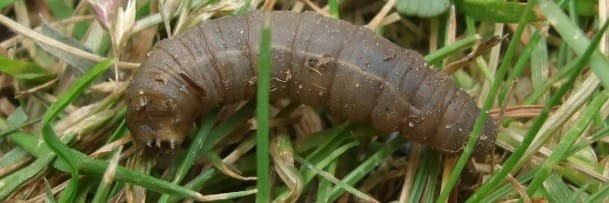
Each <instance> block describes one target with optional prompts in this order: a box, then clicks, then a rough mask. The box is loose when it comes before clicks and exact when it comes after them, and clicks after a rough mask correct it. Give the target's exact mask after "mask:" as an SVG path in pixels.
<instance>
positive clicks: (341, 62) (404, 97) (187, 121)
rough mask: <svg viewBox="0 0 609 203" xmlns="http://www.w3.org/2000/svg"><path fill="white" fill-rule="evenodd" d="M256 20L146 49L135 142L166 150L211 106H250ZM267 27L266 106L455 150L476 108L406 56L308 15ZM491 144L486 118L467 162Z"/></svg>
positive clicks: (131, 98)
mask: <svg viewBox="0 0 609 203" xmlns="http://www.w3.org/2000/svg"><path fill="white" fill-rule="evenodd" d="M262 15H263V13H262V12H251V13H249V14H246V15H239V16H230V17H223V18H219V19H215V20H209V21H205V22H202V23H200V24H198V25H196V26H195V27H193V28H191V29H190V30H187V31H185V32H184V33H183V34H181V35H179V36H176V37H175V38H174V39H172V40H162V41H160V42H159V43H158V44H157V45H156V47H155V49H154V50H153V51H152V52H150V53H149V56H148V57H147V58H146V60H145V61H144V62H143V63H142V65H141V67H140V68H139V70H138V71H137V73H136V74H135V75H134V76H133V80H132V82H131V84H130V86H129V87H128V89H127V91H126V99H127V102H128V106H127V107H128V113H127V122H128V127H129V129H130V130H131V133H132V135H133V136H134V138H135V140H136V142H137V143H138V144H140V145H142V146H145V145H148V146H150V147H154V146H152V145H158V146H159V147H161V146H165V145H168V146H169V148H172V147H173V146H174V145H175V144H179V143H182V142H183V140H184V136H185V134H186V133H188V132H189V131H190V130H191V129H192V126H193V121H195V120H196V119H197V118H199V117H200V116H201V115H203V114H205V113H206V112H207V111H209V110H210V109H211V108H216V107H218V106H221V105H224V104H230V103H235V102H238V101H243V100H252V99H253V98H255V95H256V81H257V79H256V71H257V69H258V54H259V44H260V42H259V39H260V34H261V27H262V21H263V16H262ZM271 27H272V78H273V79H272V81H271V86H272V89H271V94H272V95H271V97H272V98H273V99H278V98H290V99H291V100H292V101H295V102H301V103H304V104H307V105H311V106H317V107H325V108H327V109H328V110H329V111H331V112H332V113H333V114H334V115H336V116H340V117H343V118H347V119H349V120H352V121H355V122H370V123H371V124H372V125H373V126H374V127H375V128H377V129H379V130H381V131H385V132H390V131H400V132H401V134H402V135H404V136H406V137H408V138H409V139H411V140H413V141H416V142H420V143H427V144H429V145H430V146H431V147H432V148H435V149H438V150H440V151H443V152H445V153H458V152H460V151H461V150H462V149H463V147H464V146H465V143H466V142H467V139H468V135H469V133H470V131H471V129H472V126H473V124H474V121H475V120H476V117H477V115H478V114H479V112H480V110H479V109H478V107H477V106H476V105H475V103H474V102H473V101H472V99H471V97H470V96H469V95H468V94H467V93H465V92H464V91H462V90H460V89H459V88H457V87H456V86H455V85H454V82H453V80H452V79H451V77H450V76H449V75H447V74H446V73H443V72H439V71H437V70H434V69H431V68H430V67H429V66H428V65H427V64H426V63H425V62H424V61H423V59H422V57H421V55H420V54H419V53H417V52H416V51H412V50H407V49H403V48H401V47H398V46H396V45H394V44H393V43H391V42H390V41H388V40H387V39H384V38H382V37H379V36H377V35H376V34H375V33H374V32H372V31H370V30H368V29H366V28H364V27H360V26H355V25H352V24H349V23H347V22H345V21H341V20H335V19H331V18H327V17H324V16H321V15H318V14H315V13H312V12H305V13H293V12H283V11H276V12H272V24H271ZM495 136H496V127H495V125H494V123H493V121H492V120H488V121H487V122H486V124H485V127H484V131H483V134H482V135H481V137H480V139H479V141H478V144H477V146H476V148H475V152H474V153H475V155H484V154H487V153H488V152H490V151H491V150H492V149H494V141H495Z"/></svg>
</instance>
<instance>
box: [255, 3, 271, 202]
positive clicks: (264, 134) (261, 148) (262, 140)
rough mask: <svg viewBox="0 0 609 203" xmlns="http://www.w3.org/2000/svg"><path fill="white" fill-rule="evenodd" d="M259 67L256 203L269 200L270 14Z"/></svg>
mask: <svg viewBox="0 0 609 203" xmlns="http://www.w3.org/2000/svg"><path fill="white" fill-rule="evenodd" d="M259 62H260V66H259V67H258V90H257V95H256V123H257V127H258V129H257V130H256V161H257V162H256V166H257V168H256V175H257V176H258V181H257V186H256V187H257V188H258V194H257V195H256V202H258V203H266V202H269V201H270V200H271V197H270V195H271V183H270V178H269V175H270V174H269V168H270V160H269V104H270V88H271V13H269V12H266V13H265V14H264V24H263V26H262V39H261V40H260V59H259Z"/></svg>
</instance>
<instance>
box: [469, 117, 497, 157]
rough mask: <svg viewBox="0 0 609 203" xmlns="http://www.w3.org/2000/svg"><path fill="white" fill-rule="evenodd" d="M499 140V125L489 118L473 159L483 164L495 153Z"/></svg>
mask: <svg viewBox="0 0 609 203" xmlns="http://www.w3.org/2000/svg"><path fill="white" fill-rule="evenodd" d="M496 139H497V125H496V124H495V121H494V120H493V119H492V118H488V119H487V120H486V122H485V123H484V129H483V131H482V134H481V135H480V138H478V142H477V143H476V147H475V149H474V153H473V157H474V158H475V159H476V160H478V161H481V162H485V161H486V160H488V159H489V158H490V157H491V156H493V154H494V151H495V140H496Z"/></svg>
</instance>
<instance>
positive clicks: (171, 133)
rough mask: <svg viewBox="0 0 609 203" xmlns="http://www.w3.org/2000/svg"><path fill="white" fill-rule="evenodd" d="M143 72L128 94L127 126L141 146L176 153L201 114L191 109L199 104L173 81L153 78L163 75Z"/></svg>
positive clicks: (130, 87)
mask: <svg viewBox="0 0 609 203" xmlns="http://www.w3.org/2000/svg"><path fill="white" fill-rule="evenodd" d="M140 72H144V73H139V74H136V76H135V78H133V81H132V82H131V84H130V85H129V87H128V88H127V90H126V92H125V95H126V99H127V115H126V119H127V127H128V128H129V130H130V131H131V134H132V136H133V139H134V140H135V142H136V144H137V145H139V146H140V147H144V148H160V149H161V150H168V149H169V150H173V149H175V148H176V146H179V145H180V144H181V143H182V142H183V141H184V139H185V136H186V135H187V134H188V133H189V132H190V131H191V130H192V128H193V121H194V120H195V118H196V116H198V115H197V114H198V111H197V110H195V109H191V108H188V107H193V106H197V105H196V104H193V100H194V99H193V98H191V97H189V96H188V95H186V96H185V95H183V94H181V93H180V92H179V91H180V90H179V89H176V88H175V85H172V82H169V83H168V82H167V81H163V80H153V79H151V78H154V77H155V76H151V75H156V74H159V73H150V72H148V73H146V70H141V71H140ZM184 97H187V98H184Z"/></svg>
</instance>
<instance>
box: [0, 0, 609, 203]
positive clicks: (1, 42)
mask: <svg viewBox="0 0 609 203" xmlns="http://www.w3.org/2000/svg"><path fill="white" fill-rule="evenodd" d="M398 1H399V0H398ZM87 2H88V1H79V2H76V3H74V2H72V1H50V0H49V1H38V2H35V3H26V1H3V2H1V3H0V11H1V12H2V15H0V24H1V25H4V26H6V27H8V28H10V29H11V30H13V31H14V32H15V34H14V35H11V36H5V37H4V38H0V47H1V49H0V92H1V94H0V106H1V107H2V108H0V201H14V200H26V201H34V202H36V201H49V202H125V201H136V202H140V201H148V202H176V201H181V200H186V199H190V200H197V201H218V202H251V201H257V202H271V201H273V202H295V201H315V202H351V201H353V200H355V199H358V200H360V201H365V202H389V201H398V202H448V201H451V202H452V201H458V202H502V201H510V202H511V201H516V200H518V201H524V202H530V201H537V200H540V199H542V200H547V201H550V202H556V201H567V202H606V201H607V200H608V199H609V186H607V184H606V183H607V182H609V177H607V176H606V175H604V174H606V173H607V171H606V167H605V162H606V159H607V157H608V156H607V155H609V144H608V143H607V141H606V140H607V138H606V137H607V135H609V127H608V126H607V119H606V118H607V115H608V114H609V102H608V101H609V93H608V92H607V87H609V70H608V69H607V67H609V61H608V59H607V57H606V55H607V53H608V52H607V51H608V50H607V47H608V46H609V44H607V42H606V40H604V38H607V35H609V34H607V32H606V29H607V27H609V23H606V22H607V19H600V18H601V16H599V15H595V13H603V12H604V13H606V12H607V11H605V10H602V9H604V8H607V7H606V6H605V7H602V6H598V5H595V4H598V2H596V1H551V0H534V1H529V2H528V3H515V2H505V1H478V0H464V1H457V2H455V4H456V5H455V10H453V11H454V12H455V14H458V15H455V14H452V13H450V12H451V10H449V11H448V12H445V13H444V14H442V15H439V16H434V17H422V18H419V17H413V16H399V15H397V14H396V13H395V12H396V10H395V8H393V9H391V10H389V12H388V13H386V11H387V8H391V5H385V3H383V2H381V1H379V2H377V3H362V2H359V3H352V4H349V3H346V2H344V1H335V0H331V1H329V2H328V4H327V5H325V4H315V3H314V2H311V1H306V0H303V1H281V2H274V1H266V2H264V3H265V4H262V3H260V4H259V5H251V2H255V1H244V2H247V4H238V3H235V2H236V1H223V0H218V1H200V2H199V1H193V2H190V3H188V4H179V3H178V4H175V3H176V2H178V1H165V2H163V4H162V5H161V6H162V9H160V10H162V11H163V12H167V13H163V15H161V14H160V13H155V11H156V10H157V8H152V7H150V6H151V5H155V4H151V2H149V1H138V2H137V5H136V6H135V7H133V8H130V7H128V6H126V5H127V4H125V5H121V8H120V10H121V12H118V13H115V14H112V16H114V15H117V16H120V17H114V18H100V17H101V16H100V12H101V13H103V12H107V11H111V10H117V9H116V8H114V9H109V8H108V7H104V5H103V4H89V3H87ZM273 2H274V4H273ZM388 2H390V3H393V2H395V1H388ZM404 2H407V1H402V2H399V3H404ZM409 2H416V1H409ZM590 2H592V3H590ZM402 5H403V4H402ZM590 5H592V6H590ZM263 7H265V8H266V9H269V8H273V9H275V10H277V9H280V10H295V11H301V10H315V12H318V13H321V14H323V15H326V16H330V17H332V18H338V19H343V20H346V21H350V22H353V23H355V24H360V25H363V24H367V23H370V24H368V25H367V27H368V28H372V29H375V31H376V32H377V33H379V34H380V35H383V36H384V37H387V38H389V39H390V40H392V41H393V42H395V43H396V44H399V45H401V46H403V47H405V48H413V49H416V50H421V51H422V52H426V50H431V51H429V53H427V54H425V55H426V56H425V60H426V61H427V62H428V63H430V64H434V65H435V66H437V67H438V68H442V67H446V66H448V64H450V63H451V62H454V61H457V60H459V59H461V58H466V57H467V56H466V55H467V53H469V52H471V51H473V50H475V49H482V52H484V53H485V54H483V55H482V56H480V57H477V58H474V59H471V60H468V62H467V63H464V65H461V66H462V67H461V69H460V70H458V71H456V72H454V73H453V74H452V76H453V77H454V78H455V81H456V83H457V85H458V86H460V87H463V88H464V89H466V91H467V92H468V93H470V95H472V97H473V98H474V99H475V100H476V101H478V105H479V106H480V107H481V108H482V109H483V111H482V113H481V115H480V116H479V117H478V120H477V122H476V124H475V125H474V129H473V131H472V133H471V136H470V140H469V142H468V145H467V147H465V149H464V152H463V153H462V154H461V156H460V157H451V156H447V155H442V154H441V153H439V152H437V151H434V150H433V149H430V148H428V147H426V146H421V145H419V144H417V143H413V142H409V141H408V139H406V138H404V137H402V136H399V135H397V136H396V135H386V134H384V133H380V132H378V131H377V130H375V129H373V128H372V127H371V126H369V125H366V124H361V123H351V122H348V121H346V122H342V121H340V119H337V118H334V117H332V116H331V115H330V114H329V112H327V111H326V110H324V109H312V108H308V107H303V106H300V105H299V104H298V103H296V102H289V101H277V102H275V101H273V102H271V101H270V100H269V95H270V94H271V92H269V90H270V89H271V83H270V81H271V80H273V79H272V75H271V71H270V65H271V60H272V57H273V56H272V55H271V53H270V50H271V46H270V45H271V42H272V39H271V38H270V36H271V33H272V32H275V31H277V29H281V28H278V27H270V25H271V24H270V23H268V21H266V22H265V27H264V29H262V33H261V36H263V38H262V40H260V41H259V42H260V44H259V47H260V50H261V53H260V55H259V56H258V57H259V59H258V61H259V66H258V70H259V72H258V74H259V75H258V77H257V78H258V83H257V84H258V85H259V86H258V91H257V93H258V99H257V100H256V101H255V102H248V103H241V104H237V105H227V106H224V107H222V108H217V109H214V110H212V111H211V112H209V113H208V114H206V115H205V117H204V118H201V119H200V121H199V123H198V124H197V129H196V130H195V131H194V132H192V135H190V138H189V142H188V144H186V145H185V146H184V148H183V149H181V150H178V151H176V152H175V153H174V154H171V155H168V157H159V158H154V159H150V158H149V157H146V156H145V155H143V154H142V153H140V151H138V149H137V148H136V146H135V145H134V144H133V143H132V141H131V137H130V133H129V130H128V129H127V123H126V122H125V119H124V117H125V114H126V108H125V102H126V101H125V98H124V97H123V92H124V90H125V88H126V84H127V83H128V81H129V77H130V76H131V75H132V74H133V70H135V69H136V68H137V67H138V64H139V62H141V61H142V60H143V58H144V57H145V53H146V52H148V51H149V50H150V49H151V48H152V46H153V45H154V44H155V43H156V42H157V41H158V39H161V38H167V37H169V36H171V37H173V36H175V35H176V34H178V33H180V32H182V31H183V30H184V29H186V28H187V27H190V26H193V25H194V23H196V22H197V21H199V20H202V21H203V20H208V19H209V18H210V17H212V16H225V15H237V14H240V13H244V12H247V11H248V10H253V9H259V10H263ZM383 8H385V9H383ZM36 9H38V10H36ZM131 9H133V10H131ZM480 9H483V10H484V11H485V12H476V11H478V10H480ZM96 12H97V13H96ZM420 12H424V10H421V11H420ZM420 12H419V13H420ZM38 13H41V14H42V15H43V16H44V19H45V22H46V23H47V24H49V25H51V26H50V27H52V28H53V29H54V31H53V30H50V29H49V27H44V26H39V25H40V21H39V19H40V18H39V17H38V15H33V14H38ZM378 13H382V15H379V16H376V15H377V14H378ZM130 19H134V20H132V21H131V20H130ZM373 19H374V20H373ZM373 21H374V22H373ZM496 23H500V24H496ZM417 33H419V34H417ZM420 33H424V34H423V35H421V34H420ZM492 35H499V36H500V37H505V38H504V39H503V41H502V42H500V43H499V44H497V45H495V46H493V47H484V46H482V45H481V44H483V43H482V41H484V40H486V39H489V38H490V37H491V36H492ZM0 37H1V36H0ZM603 37H604V38H603ZM486 49H488V50H486ZM453 65H454V64H453ZM488 117H492V118H494V119H498V120H500V121H501V122H499V125H500V126H501V127H500V129H499V136H498V139H497V143H496V150H495V154H494V156H493V158H494V159H493V160H490V161H488V162H481V163H474V162H473V161H472V160H471V159H470V155H471V153H472V152H473V149H474V148H473V146H474V144H475V142H476V141H477V138H478V136H479V135H480V132H481V130H482V127H483V126H482V124H483V122H484V120H485V119H487V118H488Z"/></svg>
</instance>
